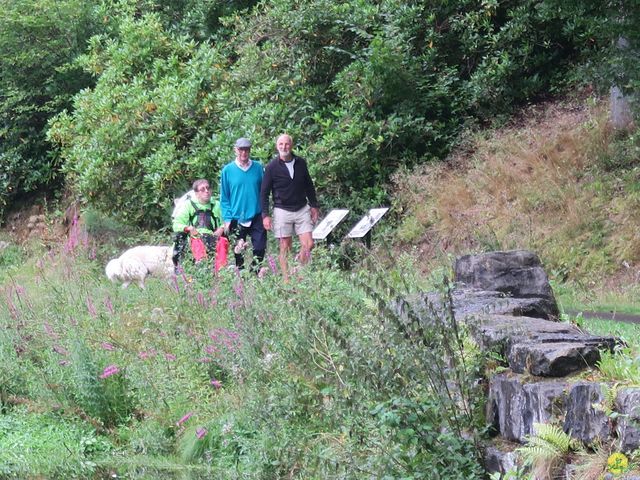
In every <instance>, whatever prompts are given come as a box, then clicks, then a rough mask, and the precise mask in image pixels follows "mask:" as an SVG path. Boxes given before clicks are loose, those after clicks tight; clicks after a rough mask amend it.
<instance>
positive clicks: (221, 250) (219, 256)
mask: <svg viewBox="0 0 640 480" xmlns="http://www.w3.org/2000/svg"><path fill="white" fill-rule="evenodd" d="M228 255H229V239H228V238H227V237H220V238H219V239H218V243H217V245H216V272H217V271H219V270H220V269H221V268H222V267H224V266H225V265H226V264H227V256H228Z"/></svg>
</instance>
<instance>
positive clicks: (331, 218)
mask: <svg viewBox="0 0 640 480" xmlns="http://www.w3.org/2000/svg"><path fill="white" fill-rule="evenodd" d="M348 213H349V210H347V209H339V208H336V209H334V210H331V211H330V212H329V213H328V214H327V216H326V217H324V218H323V219H322V221H321V222H320V223H319V224H318V225H316V228H314V229H313V233H312V236H313V239H314V240H324V239H326V240H327V243H331V232H332V231H333V229H334V228H336V227H337V226H338V224H339V223H340V222H341V221H342V220H344V217H346V216H347V214H348Z"/></svg>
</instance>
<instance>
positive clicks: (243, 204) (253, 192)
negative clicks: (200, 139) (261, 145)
mask: <svg viewBox="0 0 640 480" xmlns="http://www.w3.org/2000/svg"><path fill="white" fill-rule="evenodd" d="M263 172H264V169H263V167H262V164H261V163H260V162H258V161H256V160H251V166H250V167H249V169H248V170H246V171H245V170H242V169H241V168H240V167H239V166H238V165H237V164H236V162H235V161H233V162H231V163H228V164H227V165H226V166H225V167H224V168H223V169H222V173H221V174H220V207H221V210H222V218H223V220H224V221H225V222H230V221H231V220H237V221H238V222H240V223H245V222H250V221H251V220H252V219H253V218H254V217H255V216H256V215H258V214H259V213H261V212H262V210H261V209H260V185H261V184H262V175H263Z"/></svg>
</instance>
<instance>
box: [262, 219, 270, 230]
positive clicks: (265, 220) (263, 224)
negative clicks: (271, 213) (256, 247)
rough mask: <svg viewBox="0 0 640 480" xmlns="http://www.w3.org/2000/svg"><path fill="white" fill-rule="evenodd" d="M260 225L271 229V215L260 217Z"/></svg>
mask: <svg viewBox="0 0 640 480" xmlns="http://www.w3.org/2000/svg"><path fill="white" fill-rule="evenodd" d="M262 226H263V227H264V229H265V230H271V217H264V218H263V219H262Z"/></svg>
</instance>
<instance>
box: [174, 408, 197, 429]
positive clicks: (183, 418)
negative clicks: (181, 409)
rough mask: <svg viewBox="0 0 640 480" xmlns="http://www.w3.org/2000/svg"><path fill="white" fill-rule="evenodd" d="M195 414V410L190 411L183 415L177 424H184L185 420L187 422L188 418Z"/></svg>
mask: <svg viewBox="0 0 640 480" xmlns="http://www.w3.org/2000/svg"><path fill="white" fill-rule="evenodd" d="M192 416H193V412H189V413H187V414H186V415H185V416H184V417H182V418H181V419H180V420H178V421H177V422H176V425H177V426H178V427H179V426H180V425H182V424H183V423H184V422H186V421H187V420H189V419H190V418H191V417H192Z"/></svg>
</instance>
